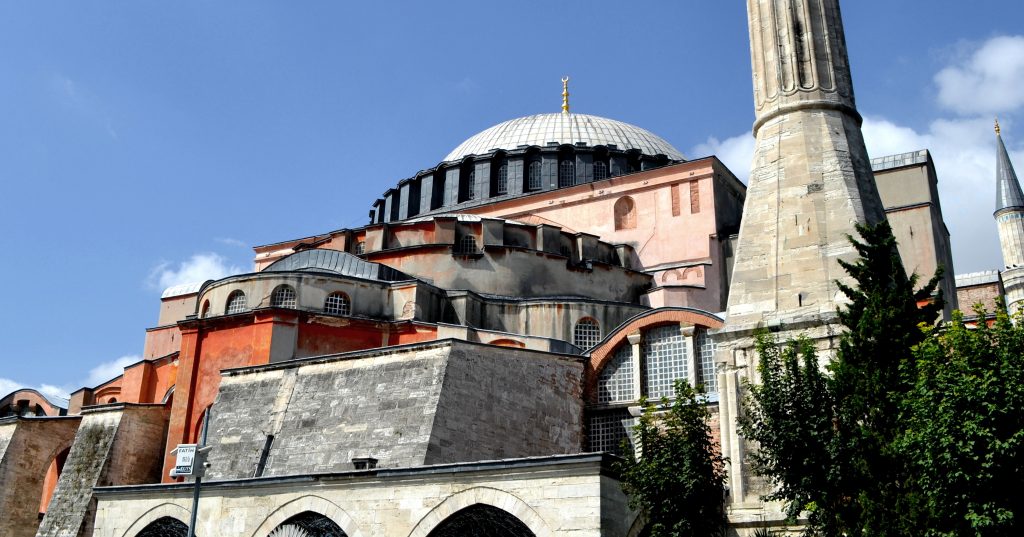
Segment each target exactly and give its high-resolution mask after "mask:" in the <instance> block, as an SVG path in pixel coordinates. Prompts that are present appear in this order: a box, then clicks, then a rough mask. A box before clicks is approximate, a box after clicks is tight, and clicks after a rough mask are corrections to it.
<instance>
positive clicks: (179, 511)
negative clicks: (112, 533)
mask: <svg viewBox="0 0 1024 537" xmlns="http://www.w3.org/2000/svg"><path fill="white" fill-rule="evenodd" d="M191 515H192V512H191V511H189V510H188V509H185V508H184V507H182V506H180V505H178V504H176V503H162V504H160V505H158V506H156V507H154V508H152V509H150V510H149V511H146V512H145V513H143V514H142V516H140V517H139V518H137V519H135V522H132V525H131V526H128V529H127V530H125V531H124V533H122V534H121V537H135V536H136V535H138V534H139V533H140V532H141V531H142V530H144V529H146V526H149V525H150V524H152V523H153V522H156V521H157V520H159V519H161V518H164V517H168V518H173V519H175V520H179V521H181V522H182V523H184V524H188V520H189V517H190V516H191Z"/></svg>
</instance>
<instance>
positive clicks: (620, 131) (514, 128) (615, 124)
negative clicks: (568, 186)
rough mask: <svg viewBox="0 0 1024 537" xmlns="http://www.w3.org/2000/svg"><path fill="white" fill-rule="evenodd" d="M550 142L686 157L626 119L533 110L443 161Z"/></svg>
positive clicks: (465, 144) (472, 140)
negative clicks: (530, 114) (610, 147)
mask: <svg viewBox="0 0 1024 537" xmlns="http://www.w3.org/2000/svg"><path fill="white" fill-rule="evenodd" d="M549 142H557V143H559V144H575V143H577V142H584V143H586V144H587V145H589V146H592V147H593V146H597V145H615V146H617V147H618V148H619V149H621V150H623V151H625V150H627V149H639V150H640V151H641V152H643V153H644V154H646V155H665V156H667V157H668V158H670V159H673V160H686V158H685V157H684V156H683V154H682V153H680V152H679V150H677V149H676V148H674V147H672V145H671V144H669V143H668V142H666V141H665V140H663V139H662V138H660V137H659V136H657V135H655V134H654V133H652V132H650V131H648V130H646V129H641V128H640V127H637V126H635V125H630V124H629V123H623V122H621V121H615V120H614V119H607V118H603V117H598V116H589V115H586V114H570V113H563V112H558V113H554V114H536V115H533V116H526V117H521V118H516V119H512V120H509V121H506V122H504V123H499V124H497V125H495V126H493V127H491V128H489V129H487V130H484V131H483V132H481V133H479V134H477V135H475V136H473V137H471V138H469V139H468V140H466V141H465V142H462V144H460V145H459V146H458V147H456V148H455V149H454V150H453V151H452V152H451V153H448V156H447V157H445V158H444V160H445V162H449V161H453V160H460V159H462V158H463V157H466V156H469V155H484V154H487V153H490V152H491V151H493V150H495V149H505V150H509V149H516V148H518V147H520V146H530V145H536V146H541V147H543V146H545V145H547V144H548V143H549Z"/></svg>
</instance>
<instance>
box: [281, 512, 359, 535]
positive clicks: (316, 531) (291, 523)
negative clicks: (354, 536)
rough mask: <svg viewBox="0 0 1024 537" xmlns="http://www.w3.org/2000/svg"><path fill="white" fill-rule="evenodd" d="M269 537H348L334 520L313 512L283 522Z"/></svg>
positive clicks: (300, 514)
mask: <svg viewBox="0 0 1024 537" xmlns="http://www.w3.org/2000/svg"><path fill="white" fill-rule="evenodd" d="M267 537H348V536H347V535H346V534H345V532H344V531H343V530H342V529H341V528H340V527H339V526H338V525H337V524H335V523H334V521H333V520H331V519H329V518H327V517H325V516H323V515H321V514H319V513H314V512H312V511H305V512H303V513H299V514H297V515H295V516H293V517H291V518H289V519H288V520H285V521H284V522H282V523H281V524H280V525H279V526H278V527H276V528H274V531H271V532H270V535H268V536H267Z"/></svg>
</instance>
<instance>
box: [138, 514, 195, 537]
mask: <svg viewBox="0 0 1024 537" xmlns="http://www.w3.org/2000/svg"><path fill="white" fill-rule="evenodd" d="M187 534H188V525H186V524H185V523H184V522H182V521H180V520H177V519H174V518H171V517H166V516H165V517H162V518H158V519H156V520H154V521H153V522H150V523H149V525H148V526H146V527H145V528H143V529H142V531H141V532H139V533H138V534H136V535H135V537H185V536H186V535H187Z"/></svg>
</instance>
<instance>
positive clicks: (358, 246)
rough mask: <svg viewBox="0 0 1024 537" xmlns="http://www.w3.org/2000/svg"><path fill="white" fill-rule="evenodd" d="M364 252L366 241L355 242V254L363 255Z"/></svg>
mask: <svg viewBox="0 0 1024 537" xmlns="http://www.w3.org/2000/svg"><path fill="white" fill-rule="evenodd" d="M365 253H366V241H359V242H357V243H356V255H363V254H365Z"/></svg>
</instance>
